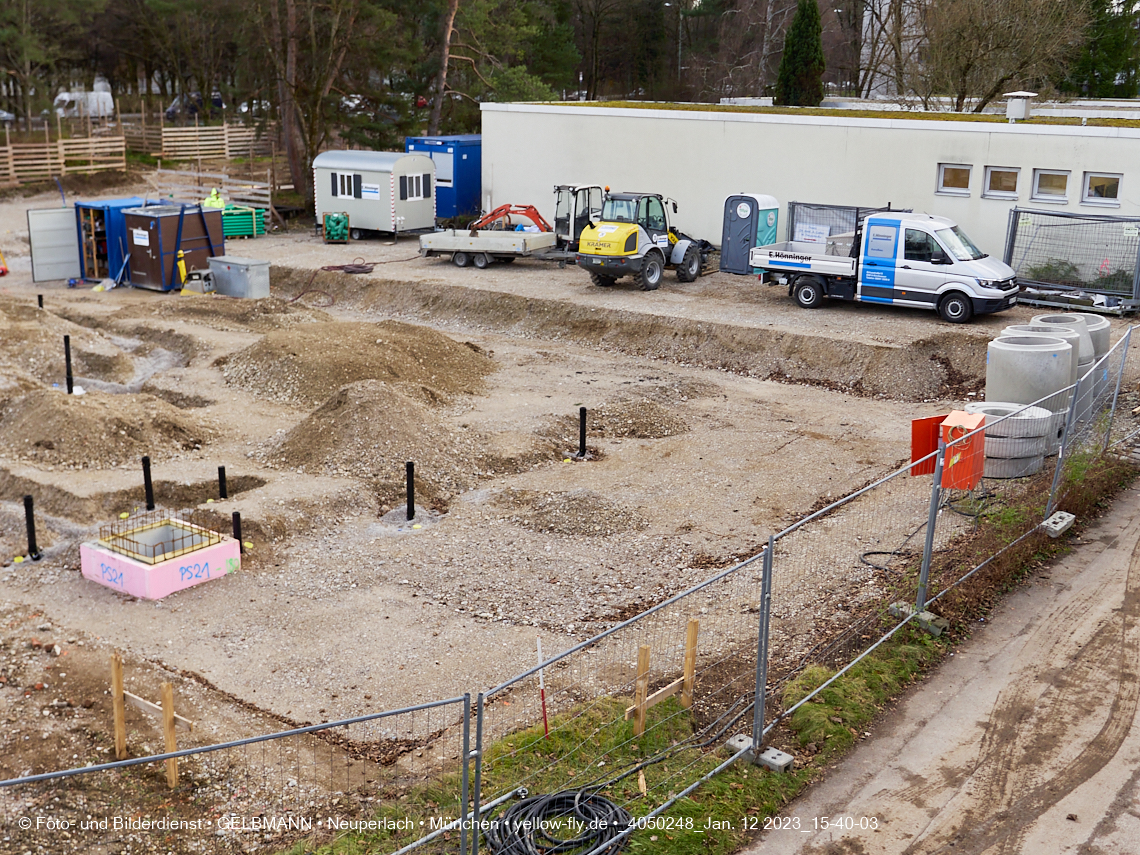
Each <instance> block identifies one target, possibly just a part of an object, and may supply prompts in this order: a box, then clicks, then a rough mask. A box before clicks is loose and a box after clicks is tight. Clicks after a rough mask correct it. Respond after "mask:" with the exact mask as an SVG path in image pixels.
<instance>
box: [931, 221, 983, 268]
mask: <svg viewBox="0 0 1140 855" xmlns="http://www.w3.org/2000/svg"><path fill="white" fill-rule="evenodd" d="M934 234H935V235H936V236H937V237H938V240H939V241H940V242H941V243H942V245H943V246H944V247H946V250H947V251H948V252H949V253H950V255H952V256H953V257H954V258H956V259H957V260H958V261H977V260H978V259H979V258H985V257H986V254H985V253H984V252H982V251H981V250H980V249H978V248H977V247H976V246H975V245H974V242H973V241H972V240H970V239H969V238H968V237H966V233H965V232H964V231H962V230H961V229H960V228H958V227H957V226H951V227H950V228H948V229H939V230H938V231H936V232H935V233H934Z"/></svg>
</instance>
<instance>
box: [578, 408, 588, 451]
mask: <svg viewBox="0 0 1140 855" xmlns="http://www.w3.org/2000/svg"><path fill="white" fill-rule="evenodd" d="M578 456H579V457H585V456H586V408H585V407H579V408H578Z"/></svg>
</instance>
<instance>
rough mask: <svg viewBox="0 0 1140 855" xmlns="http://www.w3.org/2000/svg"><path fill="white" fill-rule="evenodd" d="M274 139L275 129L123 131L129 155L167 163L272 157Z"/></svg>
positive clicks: (223, 127)
mask: <svg viewBox="0 0 1140 855" xmlns="http://www.w3.org/2000/svg"><path fill="white" fill-rule="evenodd" d="M276 136H277V128H276V126H275V125H269V126H267V127H266V128H264V129H262V130H261V132H260V133H259V132H258V129H257V128H254V127H249V126H247V125H230V124H224V125H199V126H191V127H165V126H161V127H160V126H159V125H152V126H148V127H143V126H142V125H132V126H130V127H128V128H127V129H126V138H127V145H128V146H129V147H130V149H131V150H132V151H141V152H145V153H147V154H149V155H151V156H153V157H165V158H168V159H169V160H198V159H200V158H204V159H212V158H223V157H224V158H226V159H231V158H239V157H249V156H250V155H251V154H252V155H253V156H255V157H264V156H267V155H272V154H273V152H274V149H275V146H274V140H275V139H276Z"/></svg>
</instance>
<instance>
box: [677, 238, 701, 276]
mask: <svg viewBox="0 0 1140 855" xmlns="http://www.w3.org/2000/svg"><path fill="white" fill-rule="evenodd" d="M700 275H701V252H700V250H699V249H697V245H696V244H695V243H691V244H689V247H688V249H686V250H685V257H684V258H682V259H681V263H680V264H679V265H677V281H678V282H696V281H697V277H698V276H700Z"/></svg>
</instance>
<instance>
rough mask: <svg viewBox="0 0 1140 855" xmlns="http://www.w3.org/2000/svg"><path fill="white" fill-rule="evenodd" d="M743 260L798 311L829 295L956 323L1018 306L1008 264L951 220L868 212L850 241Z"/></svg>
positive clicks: (792, 246) (778, 246)
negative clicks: (783, 288) (931, 312)
mask: <svg viewBox="0 0 1140 855" xmlns="http://www.w3.org/2000/svg"><path fill="white" fill-rule="evenodd" d="M749 264H750V265H751V266H752V267H754V268H759V269H761V270H764V271H766V272H767V273H769V274H772V276H771V278H772V279H774V280H775V281H776V282H779V283H780V284H782V285H787V286H788V295H789V296H791V297H794V298H795V300H796V302H797V303H799V304H800V305H801V306H803V307H804V308H805V309H814V308H817V307H818V306H819V305H820V304H822V302H823V298H824V297H834V298H836V299H840V300H857V301H861V302H865V303H887V304H890V305H898V306H915V307H918V308H923V309H937V311H938V314H939V315H940V316H941V317H942V319H943V320H946V321H949V322H951V323H955V324H961V323H965V322H966V321H968V320H970V318H972V317H973V316H974V315H982V314H988V313H991V312H1000V311H1002V310H1003V309H1008V308H1009V307H1010V306H1013V305H1016V304H1017V294H1018V286H1017V279H1016V277H1015V275H1014V272H1013V268H1011V267H1010V266H1009V265H1007V264H1005V263H1004V262H1001V261H999V260H997V259H996V258H991V257H990V256H988V255H986V254H985V253H984V252H982V251H981V250H979V249H978V248H977V247H976V246H975V245H974V243H973V241H971V240H970V239H969V238H968V237H966V234H965V233H964V232H963V231H962V230H961V229H960V228H958V226H957V225H956V224H955V223H954V221H953V220H949V219H947V218H946V217H935V216H931V215H930V214H910V213H906V214H902V213H899V214H892V213H883V214H875V215H873V216H870V217H868V218H867V219H866V220H864V221H863V223H862V224H861V225H860V226H859V227H858V228H857V229H856V230H855V233H854V234H853V235H852V236H851V239H850V241H849V242H848V241H845V240H843V239H842V236H836V237H833V238H829V239H828V241H827V243H826V244H824V243H808V242H805V241H798V242H797V241H785V242H783V243H774V244H769V245H767V246H758V247H754V248H753V249H752V250H751V251H750V253H749Z"/></svg>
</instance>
